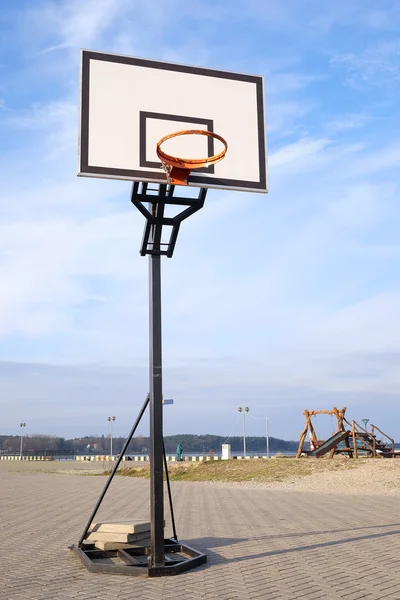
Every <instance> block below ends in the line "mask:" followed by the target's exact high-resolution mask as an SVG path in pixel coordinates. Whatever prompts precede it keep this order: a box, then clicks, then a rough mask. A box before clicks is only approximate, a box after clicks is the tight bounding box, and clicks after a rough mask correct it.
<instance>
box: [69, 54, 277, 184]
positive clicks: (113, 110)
mask: <svg viewBox="0 0 400 600" xmlns="http://www.w3.org/2000/svg"><path fill="white" fill-rule="evenodd" d="M81 76H82V80H81V116H80V143H79V151H80V156H79V173H78V175H80V176H85V177H103V178H111V179H127V180H131V181H142V182H155V183H165V182H166V174H165V172H164V170H163V169H162V166H161V162H160V160H159V158H158V157H157V154H156V146H157V142H158V141H159V140H160V139H161V138H162V137H164V136H166V135H168V134H170V133H173V132H175V131H179V130H184V129H204V130H208V131H211V132H214V133H217V134H219V135H221V136H222V137H223V138H225V140H226V141H227V143H228V151H227V154H226V156H225V158H224V160H222V161H221V162H219V163H217V164H215V165H211V166H208V167H203V168H202V169H200V170H196V171H192V173H191V175H190V177H189V185H193V186H197V187H207V188H222V189H232V190H240V191H251V192H264V193H265V192H267V191H268V190H267V166H266V140H265V121H264V91H263V78H262V77H260V76H256V75H245V74H241V73H231V72H227V71H219V70H214V69H208V68H201V67H191V66H185V65H178V64H172V63H167V62H159V61H153V60H147V59H141V58H133V57H128V56H120V55H115V54H105V53H101V52H91V51H88V50H83V51H82V73H81ZM219 144H220V142H219V141H218V140H214V139H213V138H212V137H208V136H207V137H206V136H203V135H197V136H180V137H176V138H173V139H171V140H168V141H167V142H166V143H165V146H163V148H164V149H165V150H166V151H167V152H168V153H169V154H174V155H175V156H180V157H184V158H197V157H203V156H208V157H210V156H213V155H214V154H216V153H218V152H219V151H220V147H219Z"/></svg>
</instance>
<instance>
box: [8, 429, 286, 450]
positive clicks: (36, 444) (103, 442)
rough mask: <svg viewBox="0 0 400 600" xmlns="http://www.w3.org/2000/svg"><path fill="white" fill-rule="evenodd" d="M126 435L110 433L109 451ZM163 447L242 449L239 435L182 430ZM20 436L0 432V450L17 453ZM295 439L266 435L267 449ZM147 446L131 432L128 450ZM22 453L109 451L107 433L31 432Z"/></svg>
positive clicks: (257, 439)
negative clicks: (61, 434) (68, 435)
mask: <svg viewBox="0 0 400 600" xmlns="http://www.w3.org/2000/svg"><path fill="white" fill-rule="evenodd" d="M125 441H126V438H124V437H113V454H118V453H119V452H121V450H122V448H123V446H124V444H125ZM164 443H165V450H166V452H167V453H168V454H173V453H175V451H176V447H177V445H178V443H181V444H182V446H183V451H184V453H186V454H190V453H192V452H195V453H204V454H208V453H209V452H218V453H219V452H221V446H222V444H224V443H229V444H230V445H231V450H232V452H242V451H243V437H241V436H234V437H231V438H229V439H227V438H226V437H224V436H220V435H212V434H205V435H197V434H191V433H182V434H176V435H167V436H165V437H164ZM20 444H21V438H20V436H17V435H0V452H1V453H2V454H19V451H20ZM297 446H298V442H294V441H287V440H282V439H280V438H274V437H270V438H269V449H270V452H293V451H295V450H297ZM266 448H267V446H266V438H265V437H263V436H248V437H246V449H247V451H248V452H255V453H257V452H259V453H265V452H266ZM149 450H150V438H149V437H147V436H143V435H137V436H135V437H134V438H133V439H132V441H131V443H130V444H129V447H128V450H127V453H128V454H139V453H148V452H149ZM23 453H24V454H32V455H34V454H36V453H37V454H44V453H49V454H55V455H56V454H60V455H61V454H71V455H72V454H109V453H110V436H109V435H108V436H104V435H101V436H96V435H88V436H84V437H80V438H72V439H65V438H63V437H57V436H51V435H42V434H32V435H26V436H24V437H23Z"/></svg>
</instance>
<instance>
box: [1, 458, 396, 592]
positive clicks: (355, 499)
mask: <svg viewBox="0 0 400 600" xmlns="http://www.w3.org/2000/svg"><path fill="white" fill-rule="evenodd" d="M42 468H43V465H42ZM48 468H49V467H48ZM52 468H53V469H55V468H58V465H57V464H56V463H52ZM20 471H21V469H20ZM20 471H18V469H16V468H10V467H9V466H8V467H7V466H5V465H2V464H0V515H1V517H0V534H1V537H0V539H1V550H0V599H1V600H21V599H26V600H71V599H73V598H76V599H81V600H113V599H122V600H123V599H125V598H126V599H128V598H129V599H132V598H135V599H137V600H142V599H143V600H153V599H154V600H156V599H157V600H160V599H162V600H164V599H165V600H169V599H171V600H172V599H174V600H189V599H190V600H192V599H193V600H196V599H211V598H218V599H220V600H234V599H238V600H239V599H240V600H250V599H251V600H253V599H254V600H255V599H263V598H266V599H268V600H275V599H284V600H296V599H300V598H304V599H306V600H308V599H309V600H335V599H344V600H358V599H362V598H365V599H367V600H378V599H385V600H392V599H397V600H399V599H400V521H399V518H398V517H397V506H398V502H399V501H398V499H397V498H396V497H394V496H356V495H354V496H351V495H340V494H329V495H328V494H315V495H313V494H311V493H299V492H290V491H278V490H268V489H263V490H262V489H251V488H240V487H231V488H230V487H227V486H222V485H210V484H201V483H179V482H173V484H172V489H173V495H174V504H175V511H176V521H177V530H178V535H179V537H180V539H181V540H182V541H185V542H187V543H188V544H189V545H191V546H193V547H194V548H196V549H199V550H202V551H204V552H206V554H207V556H208V563H207V565H205V566H204V567H200V568H198V569H195V570H193V571H189V572H187V573H184V574H182V575H177V576H176V577H166V578H159V579H158V578H157V579H147V578H145V577H123V576H118V575H113V576H109V575H103V574H94V573H93V574H92V573H89V572H88V571H86V569H85V568H84V567H83V566H81V563H80V562H79V560H78V559H77V557H76V556H75V555H74V554H72V553H71V552H68V551H67V550H66V547H67V546H68V545H70V544H72V543H75V542H76V541H77V540H78V538H79V536H80V534H81V532H82V530H83V527H84V525H85V522H86V520H87V518H88V516H89V514H90V511H91V509H92V508H93V506H94V503H95V501H96V500H97V498H98V495H99V493H100V490H101V488H102V486H103V485H104V482H105V479H104V477H95V476H84V475H79V474H76V475H67V474H64V475H61V474H53V473H51V472H47V473H41V472H40V469H39V468H38V467H37V466H31V465H28V466H26V465H24V472H20ZM148 494H149V483H148V481H143V480H139V479H134V478H132V479H129V478H116V479H115V480H114V482H113V484H112V486H111V488H110V490H109V493H108V494H107V496H106V500H105V501H104V504H103V506H102V508H101V510H100V513H99V516H98V519H99V520H107V519H111V518H112V519H118V518H121V519H126V518H131V517H132V518H135V519H144V520H146V519H148V518H149V506H148V504H149V502H148V497H149V496H148ZM166 521H167V527H166V534H167V535H171V533H172V532H171V527H170V519H169V514H168V509H167V508H166Z"/></svg>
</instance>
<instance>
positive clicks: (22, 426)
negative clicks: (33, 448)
mask: <svg viewBox="0 0 400 600" xmlns="http://www.w3.org/2000/svg"><path fill="white" fill-rule="evenodd" d="M19 426H20V427H21V445H20V448H19V458H20V460H21V459H22V441H23V439H24V427H25V426H26V423H20V424H19Z"/></svg>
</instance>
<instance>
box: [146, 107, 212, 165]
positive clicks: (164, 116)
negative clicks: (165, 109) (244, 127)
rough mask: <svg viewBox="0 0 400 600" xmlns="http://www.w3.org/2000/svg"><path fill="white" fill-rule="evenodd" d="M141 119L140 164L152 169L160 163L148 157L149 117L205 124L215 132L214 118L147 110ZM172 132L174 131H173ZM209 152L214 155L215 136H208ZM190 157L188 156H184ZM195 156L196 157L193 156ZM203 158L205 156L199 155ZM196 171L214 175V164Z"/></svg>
mask: <svg viewBox="0 0 400 600" xmlns="http://www.w3.org/2000/svg"><path fill="white" fill-rule="evenodd" d="M139 114H140V117H139V119H140V121H139V164H140V166H141V167H150V168H152V169H159V168H160V163H159V162H154V161H151V160H147V157H146V148H147V144H146V139H147V136H146V129H147V119H160V120H162V121H176V122H177V123H193V125H205V126H206V127H207V131H211V133H213V132H214V122H213V120H212V119H201V118H198V119H197V118H195V117H185V116H183V115H167V114H163V113H156V112H146V111H140V113H139ZM171 133H173V132H172V131H171ZM207 153H208V158H210V157H211V156H214V138H212V137H209V138H207ZM182 158H188V157H182ZM193 158H194V157H193ZM199 158H203V157H199ZM196 173H209V174H210V175H214V165H210V166H209V167H203V168H202V169H196Z"/></svg>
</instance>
